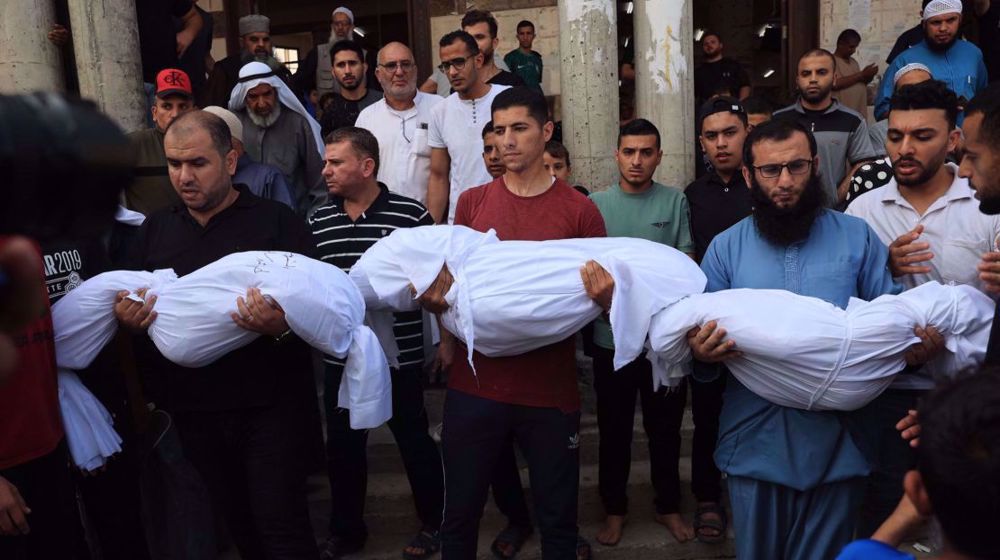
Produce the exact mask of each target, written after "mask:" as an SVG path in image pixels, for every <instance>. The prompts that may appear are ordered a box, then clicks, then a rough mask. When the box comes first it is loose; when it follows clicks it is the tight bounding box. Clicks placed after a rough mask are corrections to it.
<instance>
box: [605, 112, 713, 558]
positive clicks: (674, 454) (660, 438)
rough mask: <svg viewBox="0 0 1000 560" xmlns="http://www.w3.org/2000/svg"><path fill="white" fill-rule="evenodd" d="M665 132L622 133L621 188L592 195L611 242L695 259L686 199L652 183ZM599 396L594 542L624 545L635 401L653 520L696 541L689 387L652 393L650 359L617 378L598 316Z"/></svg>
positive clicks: (648, 128) (628, 129)
mask: <svg viewBox="0 0 1000 560" xmlns="http://www.w3.org/2000/svg"><path fill="white" fill-rule="evenodd" d="M662 157H663V152H662V150H661V149H660V131H659V130H657V128H656V126H654V125H653V123H651V122H649V121H647V120H646V119H636V120H634V121H632V122H630V123H629V124H627V125H625V126H624V127H622V129H621V131H620V132H619V133H618V149H617V150H616V151H615V159H616V160H617V162H618V171H619V174H620V176H619V178H618V181H617V182H616V183H614V184H612V185H611V186H610V187H608V189H607V190H604V191H598V192H595V193H593V194H591V195H590V199H591V200H592V201H594V204H596V205H597V208H598V210H600V211H601V216H602V217H603V218H604V224H605V227H606V228H607V231H608V235H610V236H612V237H637V238H641V239H647V240H650V241H654V242H657V243H662V244H664V245H668V246H670V247H673V248H675V249H677V250H679V251H682V252H685V253H688V254H689V255H690V256H691V257H692V258H693V257H694V249H695V247H694V242H693V241H692V239H691V227H690V221H689V210H688V205H687V200H686V199H685V198H684V194H683V193H681V192H680V191H679V190H677V189H674V188H671V187H666V186H664V185H661V184H659V183H657V182H655V181H653V174H654V173H655V172H656V168H657V167H658V166H659V164H660V160H661V158H662ZM594 346H595V348H594V350H593V351H594V392H595V393H596V394H597V427H598V431H599V433H600V453H599V471H598V475H599V487H600V493H601V501H602V502H603V504H604V510H605V513H606V515H607V517H606V520H605V524H604V528H603V529H601V531H600V532H598V534H597V542H599V543H601V544H604V545H606V546H614V545H616V544H618V542H619V541H620V540H621V538H622V533H623V530H624V525H625V516H626V514H627V510H628V496H627V492H626V491H627V487H628V475H629V469H630V466H631V463H632V453H631V448H632V432H633V427H634V423H635V401H636V396H637V395H638V397H639V399H640V401H641V403H642V419H643V426H644V427H645V430H646V436H647V437H648V438H649V461H650V464H649V468H650V477H651V478H652V481H653V489H654V491H655V493H656V496H655V499H654V503H655V505H656V516H655V518H656V521H657V522H658V523H661V524H663V525H664V526H666V527H667V530H669V531H670V534H671V535H673V537H674V539H676V540H677V542H685V541H688V540H690V539H692V538H694V530H693V529H692V527H691V525H690V524H689V523H687V522H685V521H684V519H683V518H681V516H680V471H679V470H678V461H679V459H680V444H681V438H680V428H681V419H682V418H683V416H684V404H685V401H686V400H687V387H685V386H682V387H681V388H680V390H677V391H671V390H668V388H666V387H663V388H661V389H660V390H659V391H653V377H652V375H653V374H652V369H651V367H650V363H649V361H648V360H647V359H646V357H645V356H640V357H639V358H637V359H635V360H634V361H632V362H631V363H629V364H627V365H625V366H624V367H622V368H621V369H619V370H618V371H615V368H614V365H613V361H614V340H613V338H612V336H611V324H610V322H609V321H608V319H607V318H605V317H598V319H597V321H596V322H595V324H594Z"/></svg>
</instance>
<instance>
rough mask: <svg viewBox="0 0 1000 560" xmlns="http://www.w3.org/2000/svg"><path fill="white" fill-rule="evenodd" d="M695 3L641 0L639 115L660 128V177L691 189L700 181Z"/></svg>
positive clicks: (637, 68) (638, 19) (637, 69)
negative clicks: (696, 163)
mask: <svg viewBox="0 0 1000 560" xmlns="http://www.w3.org/2000/svg"><path fill="white" fill-rule="evenodd" d="M691 2H692V0H635V12H634V17H635V38H634V41H635V97H636V115H637V116H639V117H642V118H644V119H648V120H650V121H652V123H653V124H655V125H656V127H657V128H659V129H660V136H661V138H662V141H661V146H662V148H663V162H662V163H660V167H659V168H658V169H657V171H656V175H654V177H653V178H654V179H655V180H657V181H659V182H661V183H663V184H664V185H669V186H672V187H678V188H682V189H683V188H685V187H686V186H687V185H688V183H690V182H691V181H693V180H694V154H695V141H696V138H695V135H694V119H695V116H694V110H695V109H694V58H693V53H692V48H693V44H694V38H693V29H692V27H693V19H692V14H691Z"/></svg>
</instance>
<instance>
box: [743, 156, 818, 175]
mask: <svg viewBox="0 0 1000 560" xmlns="http://www.w3.org/2000/svg"><path fill="white" fill-rule="evenodd" d="M812 164H813V162H812V160H811V159H797V160H794V161H790V162H788V163H769V164H767V165H760V166H757V165H755V166H754V169H756V170H757V171H758V172H759V173H760V176H761V177H764V178H765V179H774V178H775V177H778V176H780V175H781V171H782V170H784V169H785V168H788V172H789V173H791V174H792V175H802V174H804V173H807V172H808V171H809V169H810V168H811V167H812Z"/></svg>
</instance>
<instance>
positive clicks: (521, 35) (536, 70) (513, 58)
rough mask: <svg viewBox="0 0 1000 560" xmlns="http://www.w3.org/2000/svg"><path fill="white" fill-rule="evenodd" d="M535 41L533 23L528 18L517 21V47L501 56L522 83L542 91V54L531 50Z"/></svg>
mask: <svg viewBox="0 0 1000 560" xmlns="http://www.w3.org/2000/svg"><path fill="white" fill-rule="evenodd" d="M534 42H535V24H533V23H531V22H530V21H528V20H526V19H525V20H521V21H519V22H518V23H517V44H518V47H517V48H516V49H514V50H512V51H510V52H509V53H507V56H505V57H503V61H504V62H506V63H507V66H508V67H510V71H511V72H513V73H514V74H517V75H518V76H520V78H521V79H522V80H524V85H526V86H528V87H529V88H531V89H535V90H538V92H539V93H542V55H541V54H540V53H539V52H538V51H534V50H531V47H532V44H533V43H534Z"/></svg>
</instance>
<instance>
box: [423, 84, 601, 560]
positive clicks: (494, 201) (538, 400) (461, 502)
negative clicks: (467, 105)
mask: <svg viewBox="0 0 1000 560" xmlns="http://www.w3.org/2000/svg"><path fill="white" fill-rule="evenodd" d="M492 116H493V127H494V133H495V134H496V138H497V140H496V142H497V145H498V147H499V148H500V152H501V155H502V156H503V159H504V163H505V164H506V166H507V172H506V173H505V174H504V175H502V176H500V177H498V178H497V179H495V180H494V181H493V182H491V183H488V184H486V185H482V186H479V187H475V188H473V189H469V190H468V191H466V192H464V193H462V196H461V197H460V198H459V199H458V205H457V208H456V211H455V224H456V225H465V226H468V227H471V228H473V229H475V230H478V231H486V230H488V229H490V228H492V229H494V230H496V232H497V235H498V236H499V237H500V239H502V240H531V241H542V240H547V239H567V238H577V237H604V236H605V229H604V220H603V219H602V218H601V214H600V212H599V211H598V210H597V207H596V206H595V205H594V204H593V203H592V202H591V201H590V200H588V199H587V198H586V197H585V196H583V195H581V194H580V193H578V192H577V191H576V190H574V189H573V187H571V186H570V185H569V184H567V183H566V182H565V181H562V180H554V179H553V178H552V176H551V175H549V173H548V172H547V171H546V170H545V167H544V164H543V161H542V154H543V153H544V151H545V142H546V141H548V140H549V138H550V137H551V136H552V128H553V124H552V122H551V121H549V119H548V111H547V106H546V104H545V98H544V97H542V95H541V94H539V93H537V92H535V91H532V90H528V89H526V88H512V89H510V90H507V91H504V92H502V93H500V94H499V95H497V97H496V99H495V100H494V101H493V106H492ZM450 286H451V275H450V274H449V273H448V271H447V269H443V270H442V272H441V275H439V277H438V279H437V281H436V282H435V283H434V284H433V285H432V286H431V288H430V289H429V290H428V291H427V292H425V293H424V294H423V295H422V296H421V303H422V304H423V305H424V307H425V308H427V309H428V310H429V311H432V312H437V313H439V312H441V311H443V310H444V309H446V308H447V304H446V303H445V302H444V294H445V293H446V292H447V290H448V288H449V287H450ZM441 334H442V341H441V347H440V349H439V353H440V358H441V359H442V362H443V363H449V362H451V361H452V356H453V355H455V352H456V351H457V352H458V356H464V355H465V354H466V349H465V348H464V347H463V346H462V345H461V344H460V343H456V342H455V339H454V338H453V337H452V336H450V335H449V334H448V333H447V332H445V331H442V333H441ZM456 345H457V346H458V348H456ZM575 350H576V349H575V344H574V340H573V338H572V337H568V338H567V339H566V340H563V341H562V342H557V343H555V344H551V345H549V346H545V347H542V348H539V349H537V350H533V351H531V352H527V353H525V354H521V355H519V356H508V357H502V358H488V357H486V356H484V355H482V354H480V353H478V352H474V354H473V362H474V363H475V367H476V373H475V374H474V373H473V371H472V368H471V367H470V366H469V364H468V362H467V361H466V360H464V359H458V360H454V362H453V365H452V366H451V372H450V374H449V379H448V394H447V398H446V400H445V406H444V429H443V432H442V434H441V443H442V451H443V458H444V467H445V508H444V523H443V524H442V527H441V544H442V548H441V555H442V559H443V560H451V559H462V560H464V559H467V558H474V557H475V556H476V545H477V543H476V539H477V536H478V532H479V519H480V518H481V517H482V512H483V506H484V504H485V503H486V494H487V488H488V487H489V484H490V478H491V475H492V473H493V467H494V465H495V464H496V461H497V457H498V456H499V455H500V453H501V452H502V450H503V449H504V446H507V445H510V443H509V442H510V440H511V439H513V440H514V441H515V442H517V444H518V446H519V447H520V449H521V452H522V453H523V454H524V457H525V459H526V460H527V462H528V470H529V474H530V480H531V491H532V494H533V496H534V502H535V514H536V516H537V518H538V525H539V529H540V531H541V541H542V556H543V557H545V558H575V557H576V556H577V536H578V528H577V525H576V518H577V491H578V487H579V473H580V456H579V442H580V438H579V425H580V393H579V390H578V388H577V378H576V375H577V374H576V356H575V354H576V352H575Z"/></svg>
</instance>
